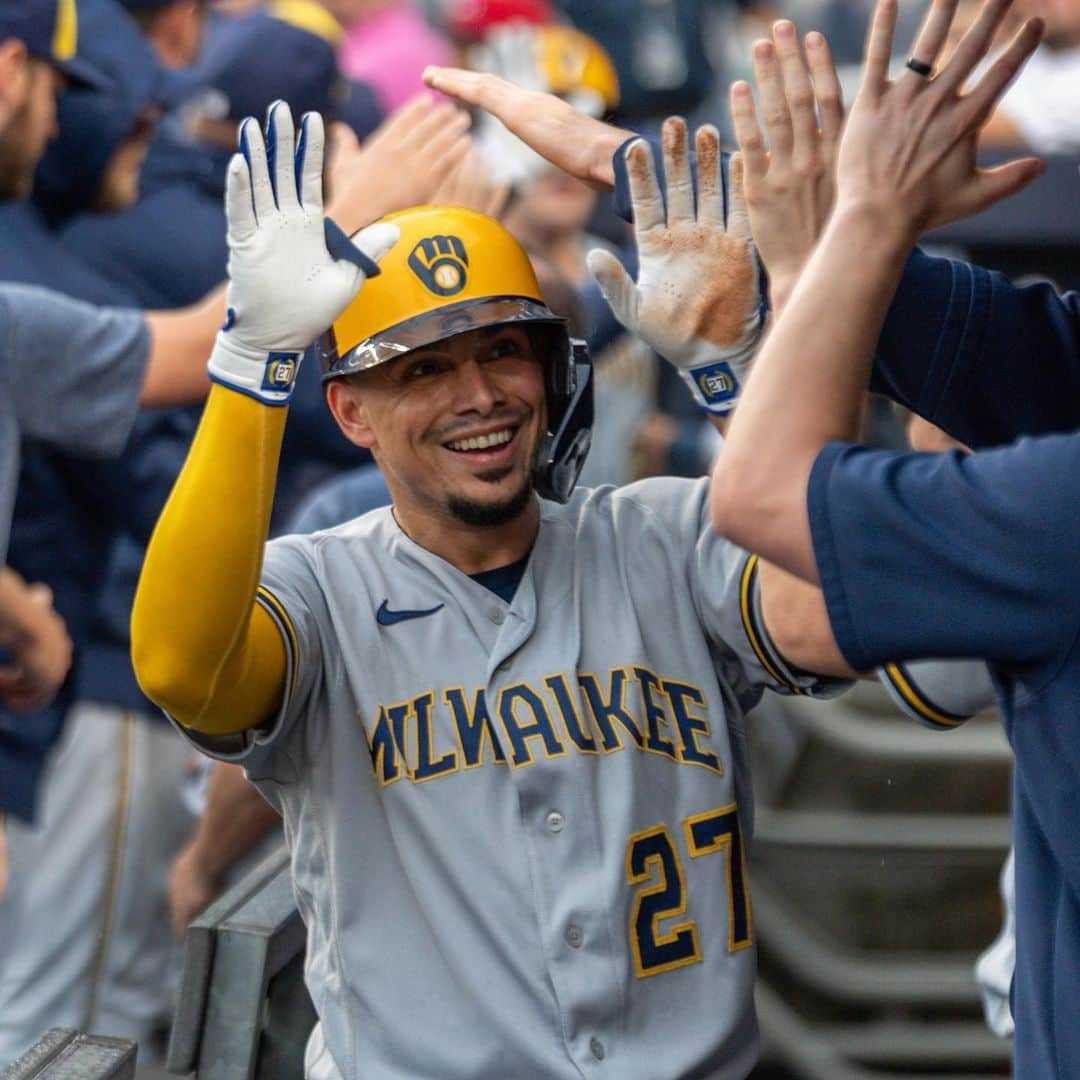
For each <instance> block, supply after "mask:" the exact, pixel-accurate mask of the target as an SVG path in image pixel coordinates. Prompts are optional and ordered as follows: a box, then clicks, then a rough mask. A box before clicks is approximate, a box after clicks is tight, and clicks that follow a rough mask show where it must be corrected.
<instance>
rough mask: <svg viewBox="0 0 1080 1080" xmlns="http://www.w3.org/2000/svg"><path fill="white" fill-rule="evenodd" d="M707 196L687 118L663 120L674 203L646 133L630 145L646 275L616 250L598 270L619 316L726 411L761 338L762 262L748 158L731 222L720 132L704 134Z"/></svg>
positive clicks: (699, 145) (700, 141)
mask: <svg viewBox="0 0 1080 1080" xmlns="http://www.w3.org/2000/svg"><path fill="white" fill-rule="evenodd" d="M695 141H696V150H697V165H698V199H697V209H696V211H695V207H694V190H693V186H692V184H691V179H690V161H689V151H688V147H687V129H686V123H685V121H683V120H682V119H681V118H679V117H672V118H670V119H668V120H665V121H664V126H663V130H662V134H661V142H662V145H663V150H664V171H665V174H666V182H667V183H666V186H667V200H666V203H667V213H666V217H665V212H664V211H665V200H664V198H663V197H662V195H661V191H660V185H659V183H658V182H657V178H656V169H655V168H654V165H653V157H652V149H651V148H650V146H649V144H648V143H646V142H645V141H644V140H642V139H637V140H635V141H634V142H632V143H631V144H630V145H629V146H628V147H627V149H626V164H627V173H628V176H629V180H630V197H631V202H632V205H633V210H634V234H635V236H636V238H637V248H638V263H639V267H638V279H637V282H634V280H633V279H632V278H631V277H630V275H629V274H628V273H627V272H626V270H625V269H624V268H623V267H622V265H621V264H620V263H619V261H618V260H617V259H616V258H615V256H614V255H612V254H611V253H610V252H607V251H603V250H594V251H590V252H589V255H588V263H589V269H590V270H591V271H592V273H593V276H594V277H595V278H596V280H597V283H598V284H599V286H600V290H601V292H603V294H604V298H605V299H606V300H607V302H608V304H610V305H611V310H612V311H613V312H614V313H615V317H616V318H617V319H618V320H619V322H620V323H622V325H623V326H625V327H626V329H627V330H629V331H631V332H632V333H634V334H637V335H638V336H639V337H640V338H642V340H644V341H645V342H646V343H647V344H648V345H649V346H651V347H652V348H653V349H654V350H655V351H656V352H658V353H659V354H660V355H661V356H662V357H664V359H665V360H667V361H668V362H669V363H671V364H673V365H674V366H675V367H676V368H677V369H678V371H679V373H680V374H681V375H682V377H683V379H684V380H685V382H686V383H687V385H688V386H689V387H690V390H691V392H692V393H693V395H694V397H695V398H696V399H697V401H698V403H699V404H700V405H701V406H702V407H703V408H704V409H706V410H708V411H709V412H710V413H713V414H715V415H721V416H722V415H724V414H726V413H728V412H730V411H731V410H732V409H733V408H734V407H735V402H736V400H737V398H738V396H739V391H740V390H741V389H742V386H743V383H744V382H745V381H746V377H747V375H748V373H749V370H750V364H751V361H752V360H753V357H754V353H755V351H756V350H757V346H758V342H759V340H760V338H761V330H762V324H763V321H764V309H763V306H762V303H761V292H760V289H759V285H758V282H759V277H760V275H759V268H758V263H757V257H756V255H755V253H754V248H753V244H752V242H751V239H750V227H749V219H748V218H747V214H746V209H745V205H744V202H743V196H742V161H741V160H740V159H739V157H738V155H735V156H734V157H733V158H732V159H731V162H730V166H729V178H730V180H731V192H730V196H731V198H730V208H729V210H728V214H727V226H726V228H725V224H724V196H723V184H722V180H721V175H720V136H719V134H718V132H717V130H716V128H714V127H712V126H711V125H706V126H704V127H701V128H699V129H698V131H697V135H696V140H695Z"/></svg>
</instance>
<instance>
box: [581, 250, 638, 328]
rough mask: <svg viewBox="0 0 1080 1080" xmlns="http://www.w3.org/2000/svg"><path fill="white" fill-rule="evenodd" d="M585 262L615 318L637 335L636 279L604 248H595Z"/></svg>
mask: <svg viewBox="0 0 1080 1080" xmlns="http://www.w3.org/2000/svg"><path fill="white" fill-rule="evenodd" d="M585 261H586V262H587V263H588V264H589V270H590V271H591V272H592V276H593V277H594V278H596V283H597V285H599V286H600V291H601V292H602V293H603V294H604V299H605V300H606V301H607V302H608V306H609V307H610V308H611V310H612V311H613V312H614V314H615V318H616V319H618V320H619V322H621V323H622V324H623V326H625V327H626V329H627V330H630V331H631V332H633V333H636V332H637V307H638V294H637V285H636V284H634V279H633V278H632V277H631V276H630V275H629V274H628V273H627V272H626V269H625V267H624V266H623V264H622V263H621V262H619V260H618V259H616V258H615V256H614V255H612V254H611V252H610V251H605V250H604V249H603V248H593V249H592V251H590V252H589V254H588V255H587V256H586V257H585Z"/></svg>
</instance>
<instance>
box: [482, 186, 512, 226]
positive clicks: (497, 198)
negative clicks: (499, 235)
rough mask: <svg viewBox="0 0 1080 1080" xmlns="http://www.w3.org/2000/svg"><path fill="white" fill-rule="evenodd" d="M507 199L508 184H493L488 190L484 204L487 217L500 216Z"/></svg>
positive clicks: (508, 193) (508, 195) (508, 192)
mask: <svg viewBox="0 0 1080 1080" xmlns="http://www.w3.org/2000/svg"><path fill="white" fill-rule="evenodd" d="M509 200H510V185H509V184H495V185H494V186H493V187H491V188H490V189H489V191H488V197H487V204H486V205H485V206H484V213H485V214H487V216H488V217H493V218H496V219H498V218H501V217H502V214H503V211H504V210H505V209H506V204H507V202H509Z"/></svg>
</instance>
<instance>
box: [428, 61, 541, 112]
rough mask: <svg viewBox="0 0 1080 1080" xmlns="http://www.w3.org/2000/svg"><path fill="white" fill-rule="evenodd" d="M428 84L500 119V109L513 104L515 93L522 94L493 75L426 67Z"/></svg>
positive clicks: (458, 69)
mask: <svg viewBox="0 0 1080 1080" xmlns="http://www.w3.org/2000/svg"><path fill="white" fill-rule="evenodd" d="M423 78H424V82H425V83H426V84H427V85H428V86H430V87H431V88H432V89H433V90H438V91H439V92H440V93H443V94H446V95H447V97H452V98H456V99H457V100H458V101H463V102H465V104H467V105H475V106H477V107H478V108H481V109H484V110H485V111H487V112H489V113H492V114H493V115H495V116H498V115H499V106H500V103H501V104H509V103H510V102H511V101H513V100H514V98H515V91H517V94H518V95H520V94H521V88H520V87H517V86H515V85H514V84H513V83H512V82H509V81H507V80H506V79H501V78H499V76H498V75H489V74H486V73H483V74H482V73H480V72H476V71H465V70H464V69H463V68H444V67H426V68H424V75H423Z"/></svg>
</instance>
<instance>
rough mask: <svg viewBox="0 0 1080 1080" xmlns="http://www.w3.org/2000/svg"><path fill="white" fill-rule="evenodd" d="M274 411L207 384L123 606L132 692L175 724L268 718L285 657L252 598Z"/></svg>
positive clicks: (233, 726)
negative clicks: (129, 600)
mask: <svg viewBox="0 0 1080 1080" xmlns="http://www.w3.org/2000/svg"><path fill="white" fill-rule="evenodd" d="M287 412H288V410H287V409H286V408H273V407H270V406H267V405H263V404H262V403H260V402H258V401H255V400H254V399H253V398H249V397H247V396H245V395H243V394H239V393H236V392H235V391H233V390H229V389H226V388H225V387H223V386H218V385H215V386H213V387H212V388H211V390H210V395H209V397H208V398H207V401H206V408H205V410H204V412H203V416H202V420H201V422H200V423H199V429H198V431H197V432H196V434H195V439H194V441H193V443H192V445H191V450H190V451H189V452H188V456H187V460H186V461H185V462H184V467H183V469H182V470H181V472H180V476H179V477H178V479H177V481H176V485H175V486H174V487H173V490H172V493H171V494H170V496H169V500H168V502H167V503H166V504H165V508H164V510H162V512H161V517H160V518H159V519H158V523H157V525H156V527H155V529H154V534H153V536H152V537H151V540H150V547H149V548H148V549H147V553H146V559H145V560H144V562H143V569H142V575H141V577H140V578H139V588H138V591H137V592H136V594H135V604H134V607H133V609H132V615H131V656H132V663H133V665H134V668H135V675H136V678H137V679H138V681H139V685H140V686H141V687H142V689H143V692H144V693H145V694H146V695H147V697H149V698H150V699H151V701H154V702H155V703H156V704H158V705H160V706H161V707H162V708H163V709H164V710H165V711H166V712H168V713H169V715H170V716H173V717H174V718H175V719H176V720H178V721H179V722H180V723H182V724H184V725H185V726H186V727H191V728H194V729H195V730H196V731H201V732H205V733H208V734H228V733H233V732H238V731H243V730H244V729H246V728H251V727H258V726H259V725H261V724H263V723H265V722H267V721H268V720H270V719H272V717H273V716H274V715H275V714H276V713H277V711H278V709H279V708H280V706H281V699H282V694H283V693H284V689H285V673H286V654H285V646H284V643H283V642H282V640H281V636H280V633H279V631H278V629H277V627H276V626H275V624H274V622H273V620H272V619H271V617H270V616H269V615H268V614H267V612H266V611H264V610H263V609H262V608H261V607H259V606H258V605H257V604H256V603H255V590H256V587H257V585H258V581H259V573H260V570H261V568H262V558H263V548H264V546H265V543H266V536H267V532H268V530H269V525H270V507H271V503H272V502H273V498H274V483H275V479H276V473H277V462H278V456H279V454H280V452H281V439H282V434H283V432H284V430H285V419H286V414H287Z"/></svg>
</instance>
